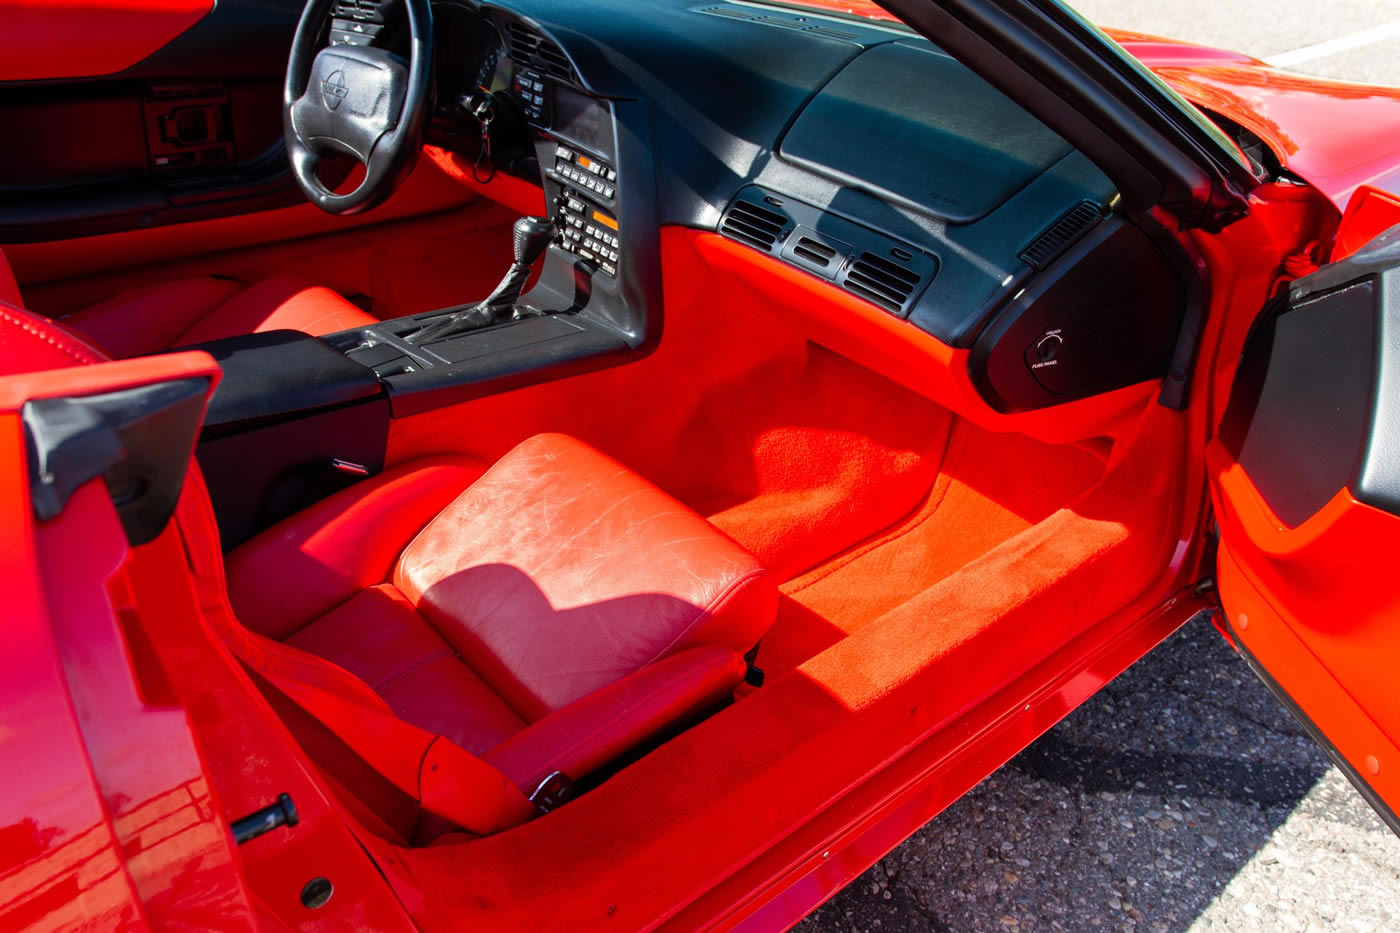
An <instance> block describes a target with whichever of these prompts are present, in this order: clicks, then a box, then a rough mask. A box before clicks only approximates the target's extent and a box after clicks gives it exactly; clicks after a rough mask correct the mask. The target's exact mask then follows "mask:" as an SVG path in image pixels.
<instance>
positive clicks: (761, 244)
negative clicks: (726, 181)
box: [719, 201, 789, 252]
mask: <svg viewBox="0 0 1400 933" xmlns="http://www.w3.org/2000/svg"><path fill="white" fill-rule="evenodd" d="M788 224H789V220H788V218H787V217H786V216H785V215H783V214H779V213H778V212H777V211H773V210H769V209H768V208H766V207H759V206H758V205H757V204H751V203H749V202H748V201H735V202H734V206H733V207H732V208H730V209H729V213H728V215H726V216H725V218H724V220H723V221H722V222H721V223H720V225H719V232H720V233H722V234H724V235H725V236H727V237H729V238H731V239H734V240H738V241H739V242H740V243H747V244H748V245H750V246H756V247H758V248H759V249H761V250H764V251H765V252H771V251H772V249H773V247H774V246H775V245H777V243H778V242H779V241H780V240H781V239H782V238H783V235H784V234H785V233H786V231H787V227H788Z"/></svg>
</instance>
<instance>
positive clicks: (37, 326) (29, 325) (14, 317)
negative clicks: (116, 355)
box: [0, 260, 107, 376]
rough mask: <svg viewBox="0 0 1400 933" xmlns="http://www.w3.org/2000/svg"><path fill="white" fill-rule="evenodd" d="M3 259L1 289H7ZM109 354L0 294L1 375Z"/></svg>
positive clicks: (83, 362)
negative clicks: (4, 279) (5, 286)
mask: <svg viewBox="0 0 1400 933" xmlns="http://www.w3.org/2000/svg"><path fill="white" fill-rule="evenodd" d="M5 271H7V270H6V269H4V268H3V260H0V292H3V290H4V282H3V273H4V272H5ZM106 359H107V357H106V355H105V354H103V353H102V352H101V351H100V350H98V349H96V348H94V347H93V346H92V345H91V344H89V343H88V342H87V341H85V340H83V339H82V338H81V337H79V336H77V335H76V334H74V333H73V332H72V331H68V330H65V329H63V328H62V327H59V326H57V325H56V324H54V323H53V322H52V321H50V320H49V319H48V318H44V317H40V316H39V315H37V314H31V313H30V312H28V311H26V310H24V309H23V308H22V307H20V306H19V305H17V304H14V303H12V302H7V301H5V300H4V299H3V296H0V376H15V375H18V374H20V373H35V372H42V371H43V370H46V369H61V368H63V367H65V366H84V365H87V364H89V363H101V362H103V361H105V360H106Z"/></svg>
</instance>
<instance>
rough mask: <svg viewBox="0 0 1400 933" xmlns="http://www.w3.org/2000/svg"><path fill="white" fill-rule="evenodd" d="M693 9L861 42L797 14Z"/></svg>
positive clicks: (721, 6)
mask: <svg viewBox="0 0 1400 933" xmlns="http://www.w3.org/2000/svg"><path fill="white" fill-rule="evenodd" d="M693 9H694V10H695V11H696V12H697V13H706V14H708V15H710V16H723V17H724V18H726V19H738V20H743V21H744V22H746V23H758V24H760V25H763V26H775V27H777V28H778V29H790V30H792V31H794V32H803V33H806V34H807V35H809V36H820V37H822V38H823V39H837V40H839V41H841V42H855V43H859V42H860V36H859V35H857V34H856V33H853V32H844V31H842V30H840V29H836V28H833V27H831V26H825V25H818V24H816V23H813V22H812V19H811V17H809V16H804V15H801V14H797V13H780V12H777V11H772V12H767V11H764V12H760V11H758V10H753V9H749V8H747V7H741V6H730V5H728V4H715V5H712V6H699V7H694V8H693Z"/></svg>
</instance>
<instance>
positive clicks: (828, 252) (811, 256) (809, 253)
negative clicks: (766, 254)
mask: <svg viewBox="0 0 1400 933" xmlns="http://www.w3.org/2000/svg"><path fill="white" fill-rule="evenodd" d="M792 251H793V252H794V253H796V254H797V255H798V256H801V257H802V258H803V259H805V260H807V261H808V262H810V263H811V264H812V265H814V266H820V267H821V268H823V269H825V268H826V267H827V266H829V265H831V260H833V259H835V258H836V250H834V249H832V248H831V247H830V246H827V245H826V244H825V243H818V242H817V241H816V240H814V239H812V238H811V237H806V236H804V237H802V238H801V239H799V240H798V241H797V245H796V246H794V247H793V249H792Z"/></svg>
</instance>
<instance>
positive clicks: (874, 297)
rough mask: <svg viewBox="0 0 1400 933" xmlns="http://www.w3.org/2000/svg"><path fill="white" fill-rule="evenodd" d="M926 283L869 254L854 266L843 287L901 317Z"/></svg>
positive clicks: (861, 256)
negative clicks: (920, 287) (905, 307)
mask: <svg viewBox="0 0 1400 933" xmlns="http://www.w3.org/2000/svg"><path fill="white" fill-rule="evenodd" d="M922 283H923V277H922V276H920V275H919V274H918V273H917V272H915V271H914V270H912V269H907V268H905V267H904V266H901V265H899V264H898V263H895V262H892V261H891V260H888V259H885V258H883V257H881V256H877V255H875V254H874V253H868V252H867V253H861V254H860V257H859V258H858V259H857V260H856V261H855V262H853V263H851V268H850V271H848V272H847V273H846V280H845V281H844V282H843V283H842V284H843V285H845V286H846V291H848V292H851V293H852V294H855V295H859V296H860V297H862V298H864V299H865V300H866V301H873V302H874V303H875V304H877V305H879V306H880V307H882V308H884V309H885V310H886V311H893V312H894V313H895V314H899V313H901V312H902V311H903V310H904V306H905V305H906V304H907V303H908V302H909V300H910V299H911V298H913V297H914V296H915V294H917V292H918V288H919V286H920V285H921V284H922Z"/></svg>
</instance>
